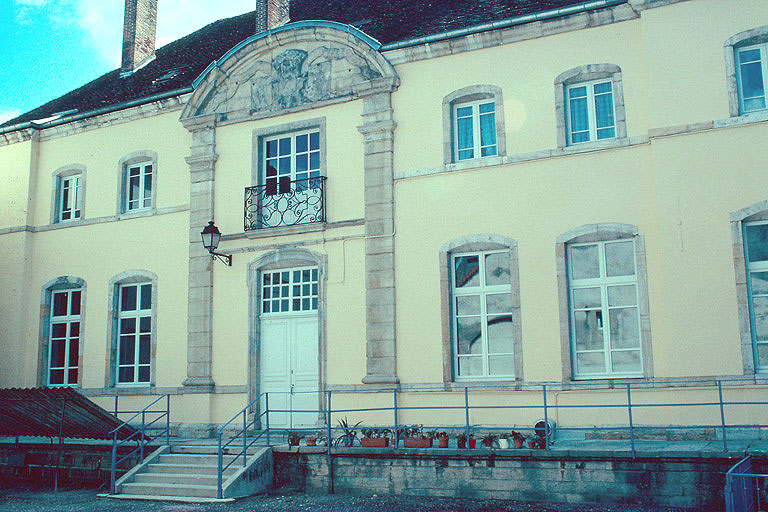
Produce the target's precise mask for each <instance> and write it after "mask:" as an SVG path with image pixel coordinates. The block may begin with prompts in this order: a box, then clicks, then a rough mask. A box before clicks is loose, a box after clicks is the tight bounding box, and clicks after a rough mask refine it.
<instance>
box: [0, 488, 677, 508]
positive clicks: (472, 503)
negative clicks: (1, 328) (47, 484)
mask: <svg viewBox="0 0 768 512" xmlns="http://www.w3.org/2000/svg"><path fill="white" fill-rule="evenodd" d="M0 510H2V511H3V512H28V511H35V512H38V511H39V512H73V511H87V512H118V511H119V512H219V511H221V512H224V511H226V512H237V511H249V512H250V511H252V512H303V511H311V512H363V511H364V512H410V511H414V512H684V510H683V509H676V508H654V507H637V506H605V505H573V504H545V503H522V502H517V501H508V500H478V499H464V498H462V499H454V498H418V497H410V496H371V497H359V496H328V495H320V496H307V495H304V494H287V495H286V494H281V495H269V496H254V497H251V498H244V499H241V500H237V501H235V502H234V503H219V504H208V505H197V504H182V503H162V502H151V501H129V500H110V499H106V498H98V497H96V491H61V492H58V493H54V492H50V491H39V490H26V489H2V490H0Z"/></svg>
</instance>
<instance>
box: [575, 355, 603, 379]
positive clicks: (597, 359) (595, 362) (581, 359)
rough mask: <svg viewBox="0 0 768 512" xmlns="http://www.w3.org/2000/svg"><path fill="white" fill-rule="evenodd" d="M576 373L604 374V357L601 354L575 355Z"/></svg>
mask: <svg viewBox="0 0 768 512" xmlns="http://www.w3.org/2000/svg"><path fill="white" fill-rule="evenodd" d="M576 373H578V374H590V373H605V356H604V355H603V353H602V352H588V353H586V354H576Z"/></svg>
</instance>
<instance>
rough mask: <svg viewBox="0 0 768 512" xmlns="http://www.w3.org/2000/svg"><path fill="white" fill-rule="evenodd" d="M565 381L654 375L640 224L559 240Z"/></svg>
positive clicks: (577, 232)
mask: <svg viewBox="0 0 768 512" xmlns="http://www.w3.org/2000/svg"><path fill="white" fill-rule="evenodd" d="M556 253H557V278H558V291H559V295H560V319H561V320H560V325H561V343H562V354H563V380H571V379H598V378H615V377H651V376H652V375H653V374H652V353H651V332H650V318H649V309H648V278H647V273H646V265H645V248H644V244H643V239H642V237H641V236H639V235H638V230H637V227H636V226H632V225H629V224H618V223H606V224H589V225H586V226H581V227H579V228H576V229H574V230H571V231H569V232H567V233H564V234H563V235H561V236H559V237H558V239H557V247H556Z"/></svg>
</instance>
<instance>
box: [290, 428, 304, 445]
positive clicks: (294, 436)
mask: <svg viewBox="0 0 768 512" xmlns="http://www.w3.org/2000/svg"><path fill="white" fill-rule="evenodd" d="M302 439H304V436H302V435H299V434H298V433H297V432H293V431H289V432H288V444H289V445H290V446H298V445H299V441H301V440H302Z"/></svg>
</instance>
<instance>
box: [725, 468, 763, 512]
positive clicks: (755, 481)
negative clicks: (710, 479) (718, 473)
mask: <svg viewBox="0 0 768 512" xmlns="http://www.w3.org/2000/svg"><path fill="white" fill-rule="evenodd" d="M761 478H762V479H763V480H766V479H768V475H761V474H758V473H752V457H751V456H747V457H744V458H743V459H741V460H740V461H739V462H738V463H737V464H736V465H734V466H733V467H732V468H731V469H730V470H728V473H726V474H725V492H724V494H725V510H726V512H757V511H758V510H762V508H761V506H760V502H761V498H760V479H761Z"/></svg>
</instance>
